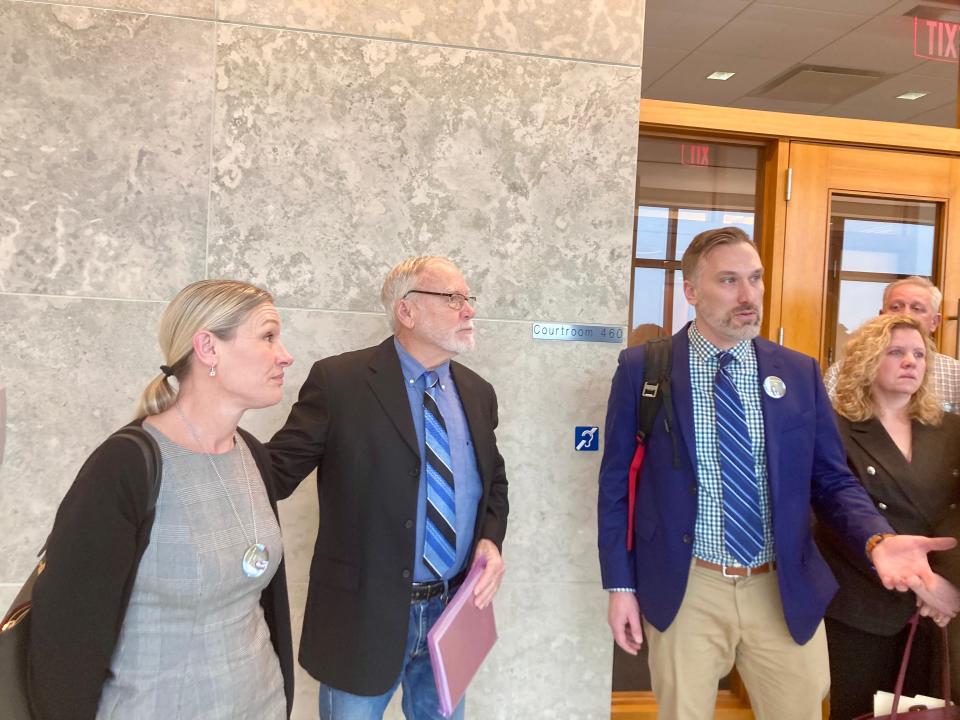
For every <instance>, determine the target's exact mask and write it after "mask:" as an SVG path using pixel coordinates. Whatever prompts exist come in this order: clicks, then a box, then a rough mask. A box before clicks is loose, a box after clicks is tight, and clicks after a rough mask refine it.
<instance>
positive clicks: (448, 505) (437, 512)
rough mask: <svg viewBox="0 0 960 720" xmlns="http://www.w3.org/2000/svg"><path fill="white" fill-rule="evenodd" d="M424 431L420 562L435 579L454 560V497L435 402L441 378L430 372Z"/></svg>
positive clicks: (444, 436)
mask: <svg viewBox="0 0 960 720" xmlns="http://www.w3.org/2000/svg"><path fill="white" fill-rule="evenodd" d="M423 378H424V380H425V381H426V391H425V392H424V393H423V430H424V438H425V440H426V461H427V523H426V532H425V534H424V538H423V561H424V563H426V565H427V567H428V568H430V570H431V571H432V572H433V574H434V575H436V576H437V577H438V578H442V577H443V575H444V573H446V572H447V570H449V569H450V566H451V565H453V563H454V560H456V557H457V531H456V529H455V528H456V507H457V505H456V499H455V498H456V495H455V493H454V484H453V469H452V468H453V465H452V463H451V462H450V442H449V440H448V439H447V425H446V423H444V422H443V415H442V414H441V413H440V408H439V407H437V402H436V400H435V399H434V397H435V395H436V392H437V383H438V382H439V381H440V378H439V377H438V376H437V373H435V372H434V371H432V370H427V371H426V372H425V373H424V374H423Z"/></svg>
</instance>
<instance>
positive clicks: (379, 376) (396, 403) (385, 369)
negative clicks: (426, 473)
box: [367, 335, 420, 457]
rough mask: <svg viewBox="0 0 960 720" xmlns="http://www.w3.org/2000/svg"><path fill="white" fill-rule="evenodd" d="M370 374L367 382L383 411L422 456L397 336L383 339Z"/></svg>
mask: <svg viewBox="0 0 960 720" xmlns="http://www.w3.org/2000/svg"><path fill="white" fill-rule="evenodd" d="M369 368H370V374H369V376H368V377H367V382H368V383H369V385H370V388H371V390H373V394H374V395H376V397H377V399H378V400H379V401H380V404H381V405H382V406H383V411H384V412H385V413H386V415H387V417H388V418H390V421H391V422H392V423H393V424H394V426H396V428H397V432H399V433H400V437H402V438H403V439H404V441H405V442H406V443H407V445H409V446H410V449H411V450H413V452H414V454H415V455H417V457H419V456H420V446H419V443H417V431H416V428H414V426H413V416H412V415H411V414H410V400H409V399H408V398H407V389H406V385H405V381H404V379H403V372H402V371H401V369H400V358H399V357H398V356H397V349H396V348H395V347H394V345H393V336H392V335H391V336H390V337H388V338H387V339H386V340H385V341H384V342H382V343H380V347H379V348H378V349H377V352H376V353H375V354H374V356H373V359H372V360H371V361H370V365H369Z"/></svg>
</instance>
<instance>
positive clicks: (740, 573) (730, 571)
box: [696, 558, 777, 577]
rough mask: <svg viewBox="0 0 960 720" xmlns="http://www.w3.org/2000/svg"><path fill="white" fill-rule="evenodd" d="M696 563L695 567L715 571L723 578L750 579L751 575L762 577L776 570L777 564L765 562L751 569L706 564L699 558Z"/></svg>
mask: <svg viewBox="0 0 960 720" xmlns="http://www.w3.org/2000/svg"><path fill="white" fill-rule="evenodd" d="M696 563H697V567H702V568H707V570H716V571H717V572H718V573H722V574H723V576H724V577H750V576H752V575H762V574H763V573H767V572H770V571H771V570H776V569H777V564H776V563H775V562H766V563H764V564H763V565H757V566H756V567H752V568H744V567H730V566H727V565H717V564H716V563H712V562H707V561H706V560H701V559H700V558H696Z"/></svg>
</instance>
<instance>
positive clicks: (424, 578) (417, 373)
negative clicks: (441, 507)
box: [393, 338, 483, 582]
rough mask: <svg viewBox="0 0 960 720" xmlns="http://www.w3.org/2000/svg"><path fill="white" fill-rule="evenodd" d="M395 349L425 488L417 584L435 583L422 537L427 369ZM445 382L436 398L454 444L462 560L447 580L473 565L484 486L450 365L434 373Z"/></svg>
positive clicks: (422, 513) (421, 512)
mask: <svg viewBox="0 0 960 720" xmlns="http://www.w3.org/2000/svg"><path fill="white" fill-rule="evenodd" d="M393 344H394V346H396V348H397V355H398V356H399V357H400V370H401V372H402V373H403V379H404V385H406V388H407V399H408V400H409V401H410V412H411V414H412V415H413V426H414V428H415V429H416V431H417V445H418V447H419V449H420V458H421V463H420V488H419V491H418V492H417V543H416V548H417V551H416V557H415V558H414V560H413V563H414V564H413V579H414V580H415V581H416V582H429V581H431V580H434V579H435V578H434V576H433V573H431V572H430V570H429V568H427V565H426V563H424V562H423V536H424V531H425V527H426V518H427V467H426V466H427V464H426V463H425V462H422V458H423V457H424V449H425V448H424V444H425V441H424V432H423V393H424V391H425V390H426V383H425V381H424V379H423V373H424V372H426V370H427V368H425V367H423V365H421V364H420V363H419V362H417V361H416V359H414V357H413V356H412V355H411V354H410V353H408V352H407V351H406V349H404V347H403V345H401V344H400V343H399V342H398V341H397V339H396V338H394V339H393ZM432 369H433V370H434V371H435V372H436V373H437V375H438V376H439V377H440V385H439V387H440V392H438V393H437V394H436V400H437V407H439V408H440V412H441V413H442V414H443V421H444V423H445V424H446V426H447V439H448V440H449V442H450V457H451V460H452V462H453V477H454V486H455V493H456V506H457V507H456V510H457V519H456V531H457V559H456V561H454V563H453V565H451V566H450V569H449V570H448V571H447V574H446V576H445V579H446V578H450V577H453V576H454V575H456V574H457V573H459V572H460V571H461V570H462V569H463V568H464V567H465V566H466V564H467V562H468V561H469V558H468V557H467V553H469V552H470V546H471V545H472V544H473V530H474V527H475V525H476V520H477V507H478V506H479V504H480V496H481V495H482V493H483V485H482V483H481V482H480V470H479V469H478V468H477V456H476V453H475V452H474V449H473V440H472V439H471V437H470V428H469V427H468V425H467V416H466V415H465V414H464V412H463V405H462V404H461V403H460V395H459V394H458V393H457V386H456V384H455V383H454V382H453V376H452V375H451V374H450V363H449V362H445V363H444V364H443V365H440V366H439V367H436V368H432Z"/></svg>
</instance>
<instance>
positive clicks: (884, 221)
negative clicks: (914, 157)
mask: <svg viewBox="0 0 960 720" xmlns="http://www.w3.org/2000/svg"><path fill="white" fill-rule="evenodd" d="M941 216H942V213H941V203H937V202H931V201H924V200H902V199H894V198H882V197H880V198H878V197H869V196H856V195H847V194H839V193H837V194H833V195H832V196H831V203H830V258H829V261H828V265H827V267H828V268H830V275H829V278H828V283H827V317H826V319H827V322H826V332H825V336H824V348H825V351H826V361H827V363H828V364H830V363H832V362H834V361H836V360H839V359H840V358H842V357H843V349H844V347H845V346H846V343H847V340H848V339H849V337H850V335H851V334H852V333H853V331H854V330H856V328H858V327H859V326H860V325H861V324H862V323H863V322H864V321H865V320H869V319H870V318H872V317H874V316H875V315H876V314H877V313H878V312H879V310H880V308H881V306H882V304H883V289H884V287H886V286H887V285H888V284H889V283H891V282H893V281H894V280H897V279H899V278H904V277H908V276H910V275H920V276H922V277H926V278H928V279H929V280H931V281H933V282H934V283H935V282H936V277H935V275H936V268H935V264H934V258H935V257H937V237H939V234H940V233H939V230H938V218H939V217H941Z"/></svg>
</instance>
